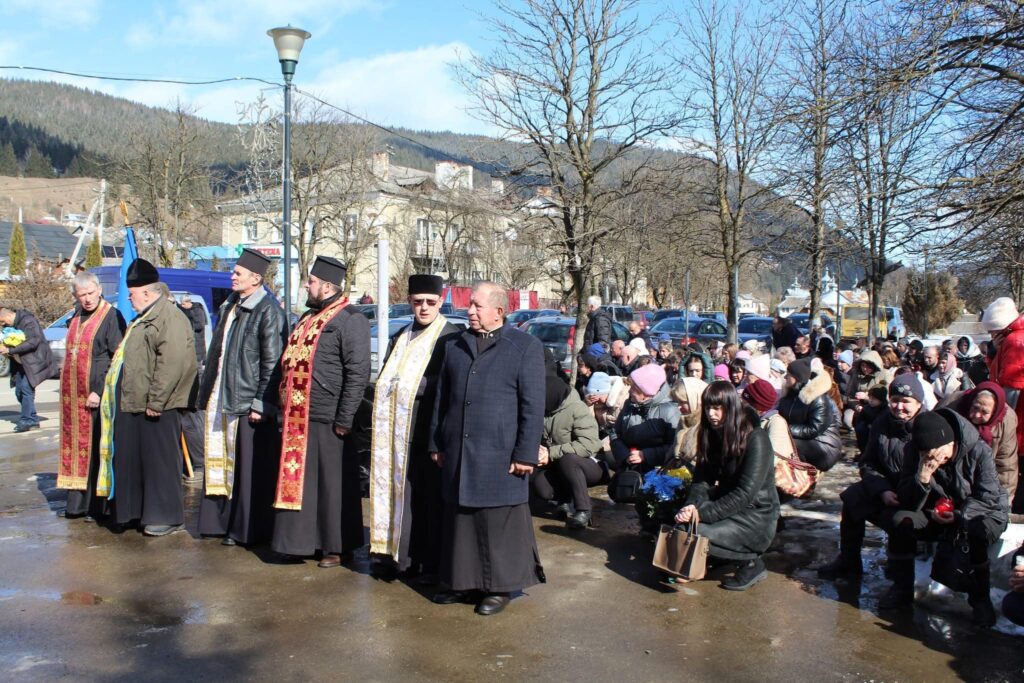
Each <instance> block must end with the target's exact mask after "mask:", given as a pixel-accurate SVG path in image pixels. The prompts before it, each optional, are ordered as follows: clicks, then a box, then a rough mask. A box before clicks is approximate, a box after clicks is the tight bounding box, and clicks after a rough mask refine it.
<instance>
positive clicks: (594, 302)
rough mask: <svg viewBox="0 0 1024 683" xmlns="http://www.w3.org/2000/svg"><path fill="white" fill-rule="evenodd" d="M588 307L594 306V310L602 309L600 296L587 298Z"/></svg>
mask: <svg viewBox="0 0 1024 683" xmlns="http://www.w3.org/2000/svg"><path fill="white" fill-rule="evenodd" d="M587 305H588V306H593V307H594V308H600V306H601V297H599V296H588V297H587Z"/></svg>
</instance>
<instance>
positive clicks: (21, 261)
mask: <svg viewBox="0 0 1024 683" xmlns="http://www.w3.org/2000/svg"><path fill="white" fill-rule="evenodd" d="M27 259H28V252H27V251H26V249H25V231H24V229H23V228H22V227H21V223H15V224H14V229H13V230H11V241H10V244H9V245H8V249H7V262H8V264H9V265H8V269H7V272H8V273H10V274H11V275H24V274H25V265H26V263H25V262H26V260H27Z"/></svg>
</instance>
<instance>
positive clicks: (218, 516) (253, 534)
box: [199, 415, 281, 545]
mask: <svg viewBox="0 0 1024 683" xmlns="http://www.w3.org/2000/svg"><path fill="white" fill-rule="evenodd" d="M236 428H237V430H238V433H237V436H236V439H235V479H234V482H233V483H232V487H231V497H230V498H228V497H227V496H203V499H202V501H200V503H199V533H200V534H202V535H203V536H227V537H229V538H231V539H234V540H235V541H237V542H239V543H241V544H243V545H255V544H257V543H263V542H264V541H267V540H269V539H270V536H271V531H272V530H273V527H274V515H273V508H272V506H273V504H274V485H275V484H276V482H277V464H278V452H279V451H278V445H279V443H280V440H281V435H280V433H279V432H278V431H277V422H276V420H275V419H271V420H264V421H263V422H259V423H257V424H253V423H252V422H249V417H248V415H240V416H239V417H238V425H237V427H236Z"/></svg>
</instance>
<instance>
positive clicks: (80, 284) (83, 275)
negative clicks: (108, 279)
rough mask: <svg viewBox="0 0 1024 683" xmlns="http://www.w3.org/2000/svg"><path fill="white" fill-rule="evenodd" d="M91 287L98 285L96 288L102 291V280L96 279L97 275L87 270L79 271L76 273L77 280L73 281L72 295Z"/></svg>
mask: <svg viewBox="0 0 1024 683" xmlns="http://www.w3.org/2000/svg"><path fill="white" fill-rule="evenodd" d="M89 285H96V288H97V289H100V279H99V278H98V277H96V273H90V272H89V271H87V270H83V271H79V272H78V273H75V278H74V279H73V280H72V281H71V293H72V294H76V293H77V292H78V290H80V289H84V288H86V287H88V286H89Z"/></svg>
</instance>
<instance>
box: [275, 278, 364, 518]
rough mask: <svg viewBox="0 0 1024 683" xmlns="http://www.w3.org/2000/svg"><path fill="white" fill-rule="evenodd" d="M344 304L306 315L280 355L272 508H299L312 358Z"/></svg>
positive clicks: (304, 458) (337, 304)
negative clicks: (279, 405)
mask: <svg viewBox="0 0 1024 683" xmlns="http://www.w3.org/2000/svg"><path fill="white" fill-rule="evenodd" d="M347 305H348V299H347V298H344V297H343V298H341V299H339V300H338V301H335V302H334V303H333V304H331V305H330V306H328V307H327V308H325V309H324V310H322V311H320V312H319V313H316V314H314V315H310V316H307V317H306V319H305V320H301V321H299V324H298V325H296V326H295V329H294V330H292V333H291V335H290V336H289V337H288V346H286V347H285V349H284V355H283V356H282V357H281V375H282V377H281V402H282V405H283V415H284V425H283V427H282V430H281V442H282V443H281V465H280V468H279V470H278V473H277V496H276V498H275V500H274V507H276V508H280V509H282V510H301V509H302V483H303V479H304V477H305V475H306V446H307V441H308V439H309V395H310V392H311V390H312V387H311V386H310V384H311V383H312V381H313V358H314V357H315V356H316V347H317V343H318V342H319V341H320V333H321V332H322V331H323V329H324V326H325V325H327V323H329V322H330V321H331V319H332V318H334V316H335V315H337V314H338V313H339V312H340V311H341V309H342V308H344V307H345V306H347Z"/></svg>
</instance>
